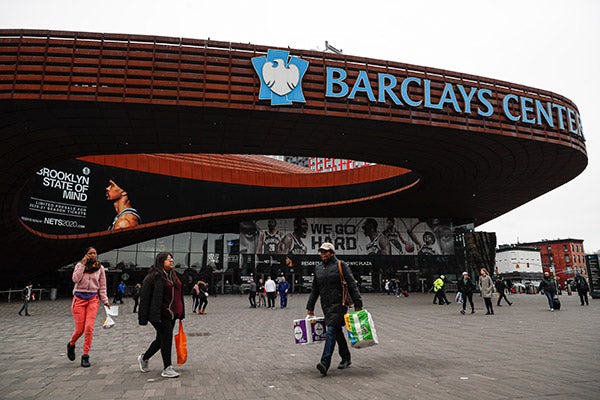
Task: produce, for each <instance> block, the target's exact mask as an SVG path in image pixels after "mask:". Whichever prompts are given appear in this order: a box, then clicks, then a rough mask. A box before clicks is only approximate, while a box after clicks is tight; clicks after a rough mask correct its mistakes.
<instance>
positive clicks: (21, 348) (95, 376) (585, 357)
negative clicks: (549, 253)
mask: <svg viewBox="0 0 600 400" xmlns="http://www.w3.org/2000/svg"><path fill="white" fill-rule="evenodd" d="M363 298H364V303H365V308H366V309H368V310H369V311H370V312H371V313H372V315H373V318H374V320H375V324H376V327H377V332H378V335H379V340H380V344H379V345H378V346H374V347H370V348H365V349H353V350H352V357H353V358H352V362H353V364H352V366H351V367H350V368H348V369H346V370H338V369H336V368H335V366H336V365H337V363H338V362H339V356H338V355H337V354H336V355H335V356H334V359H333V363H332V367H333V368H332V369H330V372H329V374H328V375H327V376H325V377H322V376H320V374H319V372H318V371H317V369H316V368H315V365H316V364H317V362H318V361H319V357H320V354H321V350H322V344H312V345H295V344H294V340H293V332H292V320H293V319H296V318H303V317H304V316H305V309H304V306H305V304H306V300H307V295H305V294H303V295H292V296H290V300H289V306H288V308H287V309H283V310H282V309H276V310H268V309H264V308H258V309H250V308H248V301H247V298H246V296H241V295H224V296H218V297H210V298H209V305H208V308H207V311H208V313H207V314H206V315H195V314H192V313H191V301H189V297H188V298H186V309H187V310H188V311H187V318H186V319H185V320H184V325H185V328H186V332H187V334H188V347H189V357H188V362H187V363H186V364H185V365H183V366H176V365H175V369H176V370H177V371H179V372H180V373H181V376H180V377H179V378H176V379H165V378H161V376H160V371H161V369H162V362H161V359H160V354H157V355H156V356H154V357H153V358H152V359H151V361H150V368H151V372H150V373H147V374H142V373H140V371H139V370H138V365H137V362H136V357H137V355H138V354H140V353H141V352H142V351H143V350H144V349H145V348H146V346H147V345H148V344H149V343H150V341H151V340H152V339H153V337H154V329H153V328H152V327H151V326H150V325H148V326H145V327H143V326H139V325H138V324H137V315H136V314H133V313H132V307H133V301H132V300H131V299H129V298H126V299H125V304H123V305H120V310H119V311H120V315H119V316H118V317H115V321H116V326H115V327H114V328H112V329H109V330H104V329H102V328H101V322H102V316H103V314H104V313H103V312H102V313H99V316H98V318H97V321H96V331H95V338H94V343H93V347H92V351H91V352H90V359H91V363H92V367H91V368H82V367H81V366H80V365H79V360H80V355H81V348H82V346H83V338H81V339H80V341H79V342H78V343H77V360H76V361H74V362H71V361H69V360H68V359H67V357H66V343H67V341H68V339H69V337H70V334H71V332H72V329H73V322H72V317H71V314H70V310H69V306H70V301H69V299H59V300H56V301H49V300H44V301H41V302H39V301H38V302H32V303H31V304H30V312H31V313H32V316H31V317H20V316H19V315H18V314H17V311H19V308H20V306H21V304H20V302H12V303H6V302H3V303H1V304H0V325H1V327H2V329H1V330H0V398H1V399H61V400H70V399H84V400H92V399H162V398H168V399H297V400H301V399H302V400H310V399H328V400H329V399H339V400H342V399H344V400H348V399H396V398H397V399H428V400H433V399H476V400H481V399H590V400H592V399H596V400H597V399H599V398H600V382H599V377H600V301H599V300H590V305H589V306H588V307H581V306H580V305H579V298H578V297H577V296H576V295H573V296H567V295H563V296H561V299H562V303H563V309H562V310H561V311H555V312H549V311H548V307H547V302H546V298H545V297H544V296H540V295H512V296H510V300H511V301H513V302H514V303H513V306H512V307H508V306H507V305H504V306H503V307H495V311H496V315H493V316H488V315H484V314H485V312H484V306H483V301H482V299H481V298H479V297H477V296H476V297H475V301H476V313H475V314H473V315H469V314H467V315H464V316H463V315H461V314H460V313H459V306H458V305H457V304H454V303H453V304H450V305H444V306H439V305H433V304H432V295H431V294H420V293H416V294H413V293H411V295H410V296H409V297H407V298H396V297H394V296H387V295H382V294H365V295H363ZM317 309H318V310H320V308H319V306H318V307H317ZM320 314H321V313H320V312H317V315H320ZM173 353H174V355H173V359H174V360H175V359H176V356H175V352H173Z"/></svg>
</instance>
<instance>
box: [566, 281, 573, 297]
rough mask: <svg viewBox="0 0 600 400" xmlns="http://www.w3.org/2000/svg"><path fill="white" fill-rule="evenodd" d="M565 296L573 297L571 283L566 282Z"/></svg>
mask: <svg viewBox="0 0 600 400" xmlns="http://www.w3.org/2000/svg"><path fill="white" fill-rule="evenodd" d="M567 294H568V295H569V296H571V295H573V290H572V289H571V283H570V282H567Z"/></svg>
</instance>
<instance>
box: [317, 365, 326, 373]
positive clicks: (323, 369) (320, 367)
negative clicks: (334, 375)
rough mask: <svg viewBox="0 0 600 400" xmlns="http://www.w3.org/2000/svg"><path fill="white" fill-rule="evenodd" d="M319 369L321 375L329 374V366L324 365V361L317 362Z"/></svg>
mask: <svg viewBox="0 0 600 400" xmlns="http://www.w3.org/2000/svg"><path fill="white" fill-rule="evenodd" d="M317 369H318V370H319V372H320V373H321V375H323V376H325V375H327V367H326V366H325V365H323V364H322V363H318V364H317Z"/></svg>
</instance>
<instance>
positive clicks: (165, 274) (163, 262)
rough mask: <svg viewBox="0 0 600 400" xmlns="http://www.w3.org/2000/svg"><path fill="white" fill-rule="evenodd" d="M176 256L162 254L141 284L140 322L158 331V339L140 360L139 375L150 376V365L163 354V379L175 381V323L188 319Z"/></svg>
mask: <svg viewBox="0 0 600 400" xmlns="http://www.w3.org/2000/svg"><path fill="white" fill-rule="evenodd" d="M173 263H174V261H173V256H172V255H171V253H168V252H163V253H159V254H158V255H157V256H156V262H155V263H154V266H152V268H150V271H149V272H148V275H146V278H144V282H143V283H142V293H141V296H140V307H139V310H138V322H139V324H140V325H148V322H150V324H152V326H153V327H154V329H155V330H156V338H155V339H154V341H153V342H152V343H151V344H150V346H149V347H148V349H147V350H146V351H145V352H143V353H142V354H140V355H139V356H138V363H139V367H140V371H142V372H149V371H150V370H149V369H148V361H149V360H150V358H151V357H152V356H153V355H154V354H156V353H157V352H158V351H159V350H160V354H161V356H162V360H163V366H164V369H163V371H162V373H161V376H163V377H164V378H176V377H178V376H179V373H178V372H176V371H175V370H174V369H173V367H172V363H171V348H172V347H173V328H174V327H175V320H176V319H180V320H182V319H184V318H185V308H184V304H183V285H182V283H181V280H180V279H179V276H178V275H177V272H175V271H174V270H173Z"/></svg>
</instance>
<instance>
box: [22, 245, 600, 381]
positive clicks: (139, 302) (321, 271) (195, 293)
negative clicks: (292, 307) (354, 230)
mask: <svg viewBox="0 0 600 400" xmlns="http://www.w3.org/2000/svg"><path fill="white" fill-rule="evenodd" d="M319 254H320V256H321V263H320V264H319V265H318V266H317V267H316V268H315V275H314V279H313V284H312V290H311V293H310V295H309V298H308V302H307V305H306V310H307V315H308V316H314V308H315V305H316V301H317V299H318V298H320V302H321V307H322V309H323V314H324V315H325V323H326V332H325V333H326V342H325V346H324V349H323V354H322V356H321V359H320V361H319V363H318V364H317V369H318V371H319V372H320V373H321V374H322V375H327V372H328V370H329V367H330V365H331V358H332V356H333V352H334V349H335V346H336V344H337V346H338V351H339V355H340V357H341V361H340V364H339V365H338V368H339V369H345V368H348V367H349V366H350V365H351V364H352V362H351V358H350V351H349V349H348V345H347V343H346V338H345V336H344V334H343V331H342V326H343V325H344V322H343V317H344V315H345V314H346V312H347V311H348V306H347V304H346V303H345V295H344V294H343V293H344V292H343V291H342V287H343V284H342V283H341V282H343V283H344V284H345V283H346V282H345V281H347V285H348V286H347V290H348V295H349V296H350V297H351V298H352V301H353V303H354V309H355V310H356V311H358V310H361V309H362V299H361V296H360V292H359V291H358V286H357V282H356V281H355V280H354V278H353V276H352V271H351V270H350V268H349V267H348V265H347V264H346V263H345V262H343V261H341V260H338V259H337V257H336V256H335V248H334V247H333V245H332V244H331V243H323V244H322V245H321V247H320V248H319ZM173 266H174V260H173V256H172V254H171V253H168V252H163V253H160V254H158V255H157V257H156V260H155V262H154V265H153V266H152V267H151V268H150V270H149V271H148V274H147V275H146V277H145V279H144V280H143V282H142V283H141V284H140V283H138V284H136V285H135V287H133V291H132V292H131V295H132V298H133V300H134V306H133V312H134V313H138V321H139V324H140V325H147V324H150V325H152V327H153V328H154V330H155V333H156V336H155V338H154V340H153V341H152V342H151V343H150V344H149V345H148V347H147V348H146V349H145V351H144V352H143V353H141V354H139V356H138V358H137V361H138V365H139V370H140V371H141V372H143V373H146V372H149V371H150V366H149V362H150V359H151V358H152V357H153V356H154V355H155V354H156V353H158V352H160V355H161V358H162V363H163V369H162V372H161V376H163V377H165V378H176V377H178V376H179V373H178V372H176V371H175V369H174V368H173V365H172V360H171V358H172V356H171V353H172V346H173V330H174V327H175V324H176V321H177V320H179V321H181V320H183V319H184V318H185V305H184V295H185V293H184V290H185V289H184V284H183V282H182V279H181V277H180V276H179V275H178V273H177V272H176V271H175V270H174V268H173ZM476 272H478V273H479V275H478V276H473V275H472V274H475V273H476ZM341 276H343V277H344V278H345V281H344V279H342V280H341V281H340V277H341ZM72 281H73V284H74V289H73V294H74V296H73V301H72V304H71V311H72V314H73V321H74V331H73V333H72V335H71V338H70V339H69V341H68V343H67V358H68V359H69V360H71V361H74V360H75V358H76V354H75V353H76V343H77V341H78V339H79V338H80V337H81V336H84V343H83V349H82V354H81V366H82V367H85V368H88V367H90V366H91V362H90V350H91V346H92V340H93V333H94V324H95V320H96V315H97V312H98V309H99V307H100V305H101V304H103V305H104V306H105V307H106V308H107V310H108V309H110V301H109V299H108V296H107V291H106V273H105V270H104V267H103V266H102V264H101V263H100V262H99V261H98V260H97V251H96V249H95V248H93V247H90V248H88V249H86V252H85V255H84V257H83V259H82V260H81V262H79V263H77V265H76V266H75V268H74V270H73V274H72ZM446 281H447V278H446V276H445V275H439V276H438V277H437V278H436V279H434V280H433V282H432V291H433V292H434V297H433V304H439V305H446V304H451V302H450V301H449V300H448V298H447V296H446V288H447V283H446ZM475 282H477V283H478V284H477V285H476V284H475ZM572 287H573V288H574V289H576V290H577V292H578V294H579V299H580V302H581V305H582V306H584V305H585V306H587V305H589V300H588V292H589V284H588V282H587V280H586V278H585V277H584V276H582V275H581V274H580V273H577V274H576V277H575V279H574V281H573V282H572ZM290 289H291V286H290V283H289V282H288V281H287V279H286V277H285V276H283V275H282V276H279V277H277V278H276V279H272V277H271V276H267V277H266V280H265V281H263V279H262V278H260V279H258V281H256V282H255V281H254V279H253V278H250V279H249V280H248V290H249V292H248V301H249V304H250V308H260V307H264V308H266V309H275V308H276V304H275V303H276V300H277V298H279V307H280V308H281V309H285V308H287V305H288V300H289V299H288V296H289V293H290ZM538 289H539V293H540V294H542V295H545V296H546V298H547V301H548V307H549V309H550V311H554V310H556V309H560V300H559V299H558V294H559V292H558V290H559V285H558V284H557V280H556V278H555V277H553V276H551V275H550V274H549V273H548V272H545V273H544V277H543V279H542V281H541V282H540V284H539V287H538ZM344 290H346V289H344ZM208 291H209V289H208V284H207V283H206V282H205V281H203V280H199V281H197V282H196V283H195V284H194V285H193V288H192V290H191V297H192V306H191V307H192V313H194V314H205V313H206V307H207V305H208V296H209V294H208ZM340 291H341V292H340ZM451 291H452V289H451ZM477 291H478V292H479V295H480V296H481V298H482V299H483V302H484V304H485V307H486V313H485V314H486V315H494V308H493V302H492V298H493V297H494V295H497V297H498V300H497V303H496V306H498V307H501V306H502V305H501V302H502V300H504V301H505V303H506V304H508V305H509V306H512V305H513V302H511V301H510V300H509V298H508V297H507V296H506V292H509V293H511V284H510V282H507V281H505V280H504V279H503V278H502V277H496V278H495V279H494V278H492V277H491V276H490V274H489V272H488V270H487V269H486V268H479V270H478V271H472V272H471V273H469V272H467V271H464V272H463V273H462V276H461V277H460V278H459V279H458V280H457V281H456V292H457V295H456V298H455V301H456V302H457V303H459V304H460V306H461V307H460V313H461V314H462V315H465V314H466V312H467V310H466V307H467V304H468V305H469V306H470V312H471V314H474V313H475V305H474V301H473V295H474V294H475V293H477ZM404 292H405V289H404V288H402V287H401V285H400V283H399V280H398V279H386V280H385V281H384V294H386V293H387V294H388V295H396V296H398V297H399V296H400V294H404ZM187 293H189V292H187ZM124 294H125V285H124V282H122V281H121V282H120V283H119V286H118V288H117V290H116V295H115V298H114V300H113V304H114V303H118V304H122V303H123V296H124ZM569 294H570V293H569ZM406 296H408V294H406ZM32 298H33V290H32V285H31V284H28V285H27V286H26V287H25V288H24V289H23V291H22V299H23V304H22V307H21V309H20V310H19V315H23V312H24V313H25V315H30V314H29V312H28V303H29V301H30V300H32Z"/></svg>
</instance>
